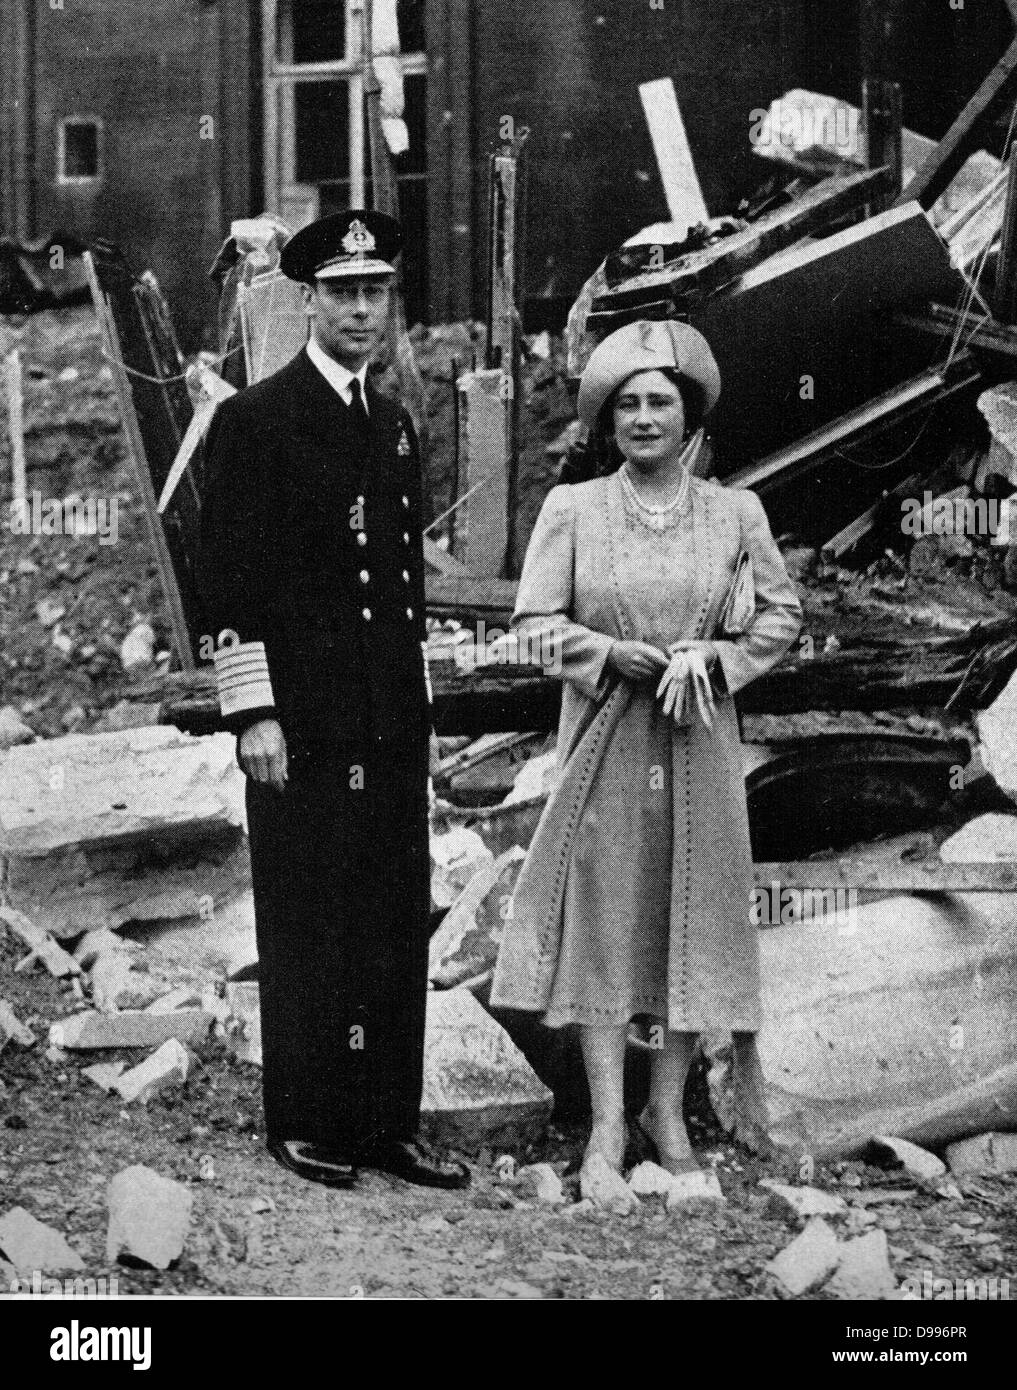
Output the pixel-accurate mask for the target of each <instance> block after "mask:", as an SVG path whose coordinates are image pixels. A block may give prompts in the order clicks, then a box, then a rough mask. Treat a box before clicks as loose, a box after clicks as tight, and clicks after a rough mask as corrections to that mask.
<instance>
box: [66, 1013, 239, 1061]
mask: <svg viewBox="0 0 1017 1390" xmlns="http://www.w3.org/2000/svg"><path fill="white" fill-rule="evenodd" d="M211 1026H212V1015H211V1014H209V1013H206V1012H205V1011H204V1010H203V1009H177V1010H175V1011H174V1012H173V1013H170V1014H150V1013H146V1012H144V1011H142V1010H135V1009H131V1010H124V1012H123V1013H118V1014H101V1013H95V1012H92V1011H89V1012H87V1013H80V1014H71V1016H70V1017H69V1018H65V1019H61V1020H60V1022H59V1023H54V1024H53V1025H52V1027H51V1028H50V1030H49V1041H50V1044H51V1045H52V1046H53V1047H62V1048H68V1049H71V1050H73V1051H82V1050H88V1049H92V1048H105V1047H158V1046H160V1045H161V1044H162V1043H164V1042H166V1041H167V1040H168V1039H169V1038H176V1039H178V1041H180V1042H191V1043H193V1042H200V1041H201V1039H202V1038H203V1037H205V1035H206V1034H207V1032H208V1030H209V1028H211Z"/></svg>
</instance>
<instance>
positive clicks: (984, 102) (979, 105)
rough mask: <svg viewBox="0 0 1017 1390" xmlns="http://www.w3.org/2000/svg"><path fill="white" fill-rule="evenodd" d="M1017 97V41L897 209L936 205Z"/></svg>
mask: <svg viewBox="0 0 1017 1390" xmlns="http://www.w3.org/2000/svg"><path fill="white" fill-rule="evenodd" d="M1015 95H1017V39H1015V40H1014V42H1013V43H1011V45H1010V47H1009V48H1008V49H1007V50H1006V52H1005V53H1004V54H1003V56H1002V58H1000V60H999V62H998V63H997V64H996V66H995V67H994V68H993V70H992V72H990V73H989V75H988V77H987V78H986V79H985V81H984V82H983V83H982V85H981V86H980V87H979V88H978V91H977V92H975V94H974V96H973V97H972V98H971V100H970V101H969V102H968V104H967V105H966V106H965V107H964V110H963V111H962V112H961V113H960V115H959V116H958V117H957V119H956V120H955V121H954V123H953V125H952V126H951V127H950V129H949V130H948V131H947V132H946V134H945V135H944V136H943V138H942V140H940V142H939V144H938V145H937V146H936V148H935V150H934V151H933V152H932V154H931V155H930V156H929V158H928V159H927V160H926V161H925V163H924V164H923V165H922V167H921V168H920V169H919V170H918V173H917V174H916V175H915V176H914V178H913V179H912V180H911V181H910V182H909V183H908V185H907V187H906V188H905V189H904V190H903V191H902V193H901V194H900V196H899V197H898V199H897V206H898V207H900V206H902V205H903V204H904V203H908V202H914V201H917V202H919V203H921V205H922V207H924V208H931V207H932V205H933V203H934V202H935V201H936V199H937V198H938V197H939V195H940V194H941V193H942V192H943V190H944V189H945V188H946V187H947V185H948V184H949V182H950V180H951V179H952V178H953V176H954V174H956V173H957V170H958V169H959V168H960V167H961V165H962V164H963V163H964V161H965V159H967V157H968V155H969V154H971V153H972V152H973V151H974V150H975V148H976V146H977V144H978V142H979V140H981V138H982V135H983V132H984V131H985V129H986V127H987V126H988V125H989V124H990V122H991V121H993V120H995V118H996V117H997V116H998V115H999V114H1000V113H1001V112H1002V111H1003V110H1005V108H1006V106H1007V103H1008V102H1010V101H1012V100H1013V98H1014V96H1015Z"/></svg>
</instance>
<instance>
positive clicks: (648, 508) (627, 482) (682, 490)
mask: <svg viewBox="0 0 1017 1390" xmlns="http://www.w3.org/2000/svg"><path fill="white" fill-rule="evenodd" d="M620 471H621V480H622V487H623V488H624V489H625V491H626V492H627V493H628V495H629V497H630V498H631V499H632V501H633V502H634V503H635V504H636V506H637V507H639V508H641V509H642V510H643V511H644V512H648V513H649V514H650V516H667V515H668V514H669V513H670V512H676V511H678V509H679V508H680V507H681V506H682V505H683V504H684V502H685V499H686V497H687V496H688V495H689V480H690V478H691V476H692V475H691V473H690V472H689V470H688V469H687V468H683V469H682V480H681V482H680V483H679V484H678V491H677V492H676V493H675V495H674V497H673V498H672V499H671V501H670V502H667V503H665V504H664V506H663V507H655V506H653V505H652V504H651V503H649V502H644V501H643V499H642V498H641V497H640V495H639V493H638V492H637V491H636V489H635V486H634V485H633V482H632V479H631V477H630V476H629V466H628V464H627V463H624V464H622V467H621V470H620Z"/></svg>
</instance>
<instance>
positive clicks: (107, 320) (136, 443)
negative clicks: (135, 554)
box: [82, 251, 194, 671]
mask: <svg viewBox="0 0 1017 1390" xmlns="http://www.w3.org/2000/svg"><path fill="white" fill-rule="evenodd" d="M82 261H83V263H84V267H85V274H86V275H87V277H88V285H89V289H90V291H91V295H92V303H93V305H94V307H95V312H96V315H97V317H98V319H99V328H100V331H101V334H102V341H103V347H104V349H105V355H106V358H107V361H108V362H109V365H110V370H111V372H112V374H113V386H114V389H115V390H116V395H117V402H118V404H119V406H120V417H121V420H122V422H123V427H124V436H125V438H126V441H127V452H128V454H129V455H130V459H131V464H132V466H133V468H134V476H135V481H136V482H137V485H138V491H139V494H140V497H141V503H142V510H143V511H144V513H145V524H146V525H147V527H148V535H149V539H150V541H151V543H152V550H153V553H154V556H155V563H156V567H157V568H158V570H159V578H160V580H161V582H162V589H163V595H164V597H165V599H166V607H167V610H168V613H169V620H170V626H171V628H172V630H173V640H174V645H175V647H176V653H177V659H178V661H179V662H180V665H181V667H182V668H183V669H184V670H185V671H189V670H192V669H193V667H194V653H193V651H192V650H191V639H190V634H189V633H188V630H187V621H186V619H185V617H184V609H183V604H182V603H181V601H180V590H179V588H178V586H177V578H176V574H175V573H174V571H173V564H172V561H171V559H170V554H169V549H168V547H167V545H166V537H165V535H164V533H163V529H162V523H161V522H160V520H159V513H158V508H157V506H156V500H155V491H154V489H153V487H152V475H151V473H150V472H149V468H148V461H147V459H146V457H145V446H144V444H143V443H142V439H141V429H140V427H139V425H138V417H137V414H136V413H135V410H134V399H133V397H132V395H131V384H130V382H129V381H128V379H127V373H126V371H125V370H124V359H123V354H122V353H121V351H120V339H119V335H118V334H117V328H116V324H115V323H114V321H113V314H112V312H111V310H110V307H109V304H108V303H107V301H106V296H105V295H104V294H103V292H102V287H101V286H100V284H99V277H98V275H97V274H96V271H95V262H94V261H93V259H92V254H91V252H89V251H86V252H85V253H84V255H83V256H82Z"/></svg>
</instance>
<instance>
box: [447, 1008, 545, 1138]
mask: <svg viewBox="0 0 1017 1390" xmlns="http://www.w3.org/2000/svg"><path fill="white" fill-rule="evenodd" d="M552 1103H553V1097H552V1095H551V1092H550V1091H549V1090H548V1089H547V1087H546V1086H545V1085H544V1084H543V1083H542V1082H541V1081H539V1080H538V1079H537V1076H536V1074H535V1073H534V1071H533V1070H532V1068H531V1067H530V1064H529V1063H528V1062H527V1061H526V1058H525V1057H524V1056H523V1054H522V1053H521V1052H520V1051H519V1049H518V1048H517V1047H516V1045H515V1043H513V1041H512V1039H511V1038H510V1037H509V1035H508V1034H507V1033H506V1032H505V1030H504V1028H502V1027H501V1025H500V1024H498V1023H496V1022H495V1021H494V1019H493V1018H491V1016H490V1015H489V1014H488V1013H486V1012H485V1011H484V1009H483V1008H482V1007H481V1005H480V1004H478V1003H477V1001H476V999H474V997H473V995H472V994H471V993H470V992H469V990H465V989H450V990H431V991H430V992H429V993H428V996H427V1031H426V1035H425V1043H424V1093H423V1104H422V1110H421V1120H422V1123H423V1125H424V1128H425V1129H426V1130H429V1131H433V1132H435V1133H436V1134H439V1135H440V1136H441V1138H442V1139H443V1140H444V1141H445V1142H447V1143H451V1144H454V1145H456V1146H458V1147H460V1148H464V1149H467V1150H476V1149H479V1148H481V1147H482V1146H484V1145H489V1146H491V1147H498V1148H518V1147H520V1146H522V1145H523V1144H525V1143H529V1142H532V1141H533V1140H535V1139H536V1138H537V1137H538V1136H539V1135H540V1134H541V1133H542V1132H543V1130H544V1128H545V1126H546V1124H547V1121H548V1118H549V1117H550V1114H551V1107H552Z"/></svg>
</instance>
